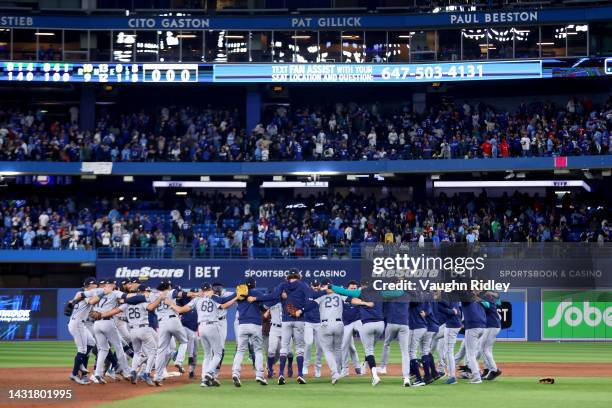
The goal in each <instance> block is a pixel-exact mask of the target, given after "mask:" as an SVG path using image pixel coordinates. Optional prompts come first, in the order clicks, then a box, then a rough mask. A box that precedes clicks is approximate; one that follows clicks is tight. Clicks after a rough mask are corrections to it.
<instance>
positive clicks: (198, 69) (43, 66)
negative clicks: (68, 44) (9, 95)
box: [0, 61, 212, 83]
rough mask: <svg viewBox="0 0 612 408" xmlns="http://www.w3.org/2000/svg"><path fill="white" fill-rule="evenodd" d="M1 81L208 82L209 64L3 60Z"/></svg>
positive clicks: (209, 79)
mask: <svg viewBox="0 0 612 408" xmlns="http://www.w3.org/2000/svg"><path fill="white" fill-rule="evenodd" d="M0 81H9V82H94V83H106V82H110V83H121V82H127V83H140V82H149V83H190V82H192V83H193V82H211V81H212V65H204V64H156V63H152V64H147V63H143V64H136V63H134V64H130V63H127V64H119V63H116V64H115V63H113V64H106V63H69V62H13V61H8V62H2V65H1V67H0Z"/></svg>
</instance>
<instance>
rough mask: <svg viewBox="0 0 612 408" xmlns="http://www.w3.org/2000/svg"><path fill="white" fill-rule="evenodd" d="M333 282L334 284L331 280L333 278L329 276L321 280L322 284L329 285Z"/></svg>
mask: <svg viewBox="0 0 612 408" xmlns="http://www.w3.org/2000/svg"><path fill="white" fill-rule="evenodd" d="M331 284H332V281H331V279H329V278H325V279H323V280H322V281H321V285H327V286H329V285H331Z"/></svg>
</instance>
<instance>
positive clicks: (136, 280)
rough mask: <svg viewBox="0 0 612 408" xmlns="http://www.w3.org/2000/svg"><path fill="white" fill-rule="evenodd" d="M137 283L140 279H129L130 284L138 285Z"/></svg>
mask: <svg viewBox="0 0 612 408" xmlns="http://www.w3.org/2000/svg"><path fill="white" fill-rule="evenodd" d="M139 282H140V279H138V278H131V279H130V283H139Z"/></svg>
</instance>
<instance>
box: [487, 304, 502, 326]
mask: <svg viewBox="0 0 612 408" xmlns="http://www.w3.org/2000/svg"><path fill="white" fill-rule="evenodd" d="M485 316H486V317H487V323H486V327H497V328H501V317H500V316H499V313H498V312H497V305H496V304H495V303H490V304H489V307H488V308H485Z"/></svg>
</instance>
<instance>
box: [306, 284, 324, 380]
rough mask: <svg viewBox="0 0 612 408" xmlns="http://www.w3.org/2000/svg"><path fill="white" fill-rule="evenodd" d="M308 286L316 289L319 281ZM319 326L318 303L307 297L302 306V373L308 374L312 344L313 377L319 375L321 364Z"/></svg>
mask: <svg viewBox="0 0 612 408" xmlns="http://www.w3.org/2000/svg"><path fill="white" fill-rule="evenodd" d="M310 287H311V288H312V289H313V290H316V291H318V290H319V288H320V287H321V283H320V282H319V281H318V280H316V279H315V280H314V281H313V282H312V283H311V285H310ZM320 328H321V316H320V314H319V304H318V303H316V302H315V301H314V300H312V299H308V300H307V302H306V306H305V308H304V369H303V371H302V375H303V376H304V377H305V376H307V375H308V366H309V365H310V357H311V354H312V348H313V346H314V347H315V349H316V352H315V353H316V354H315V364H314V366H315V372H314V376H315V377H317V378H318V377H321V366H322V360H323V351H322V350H321V345H320V344H319V333H318V332H319V329H320Z"/></svg>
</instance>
